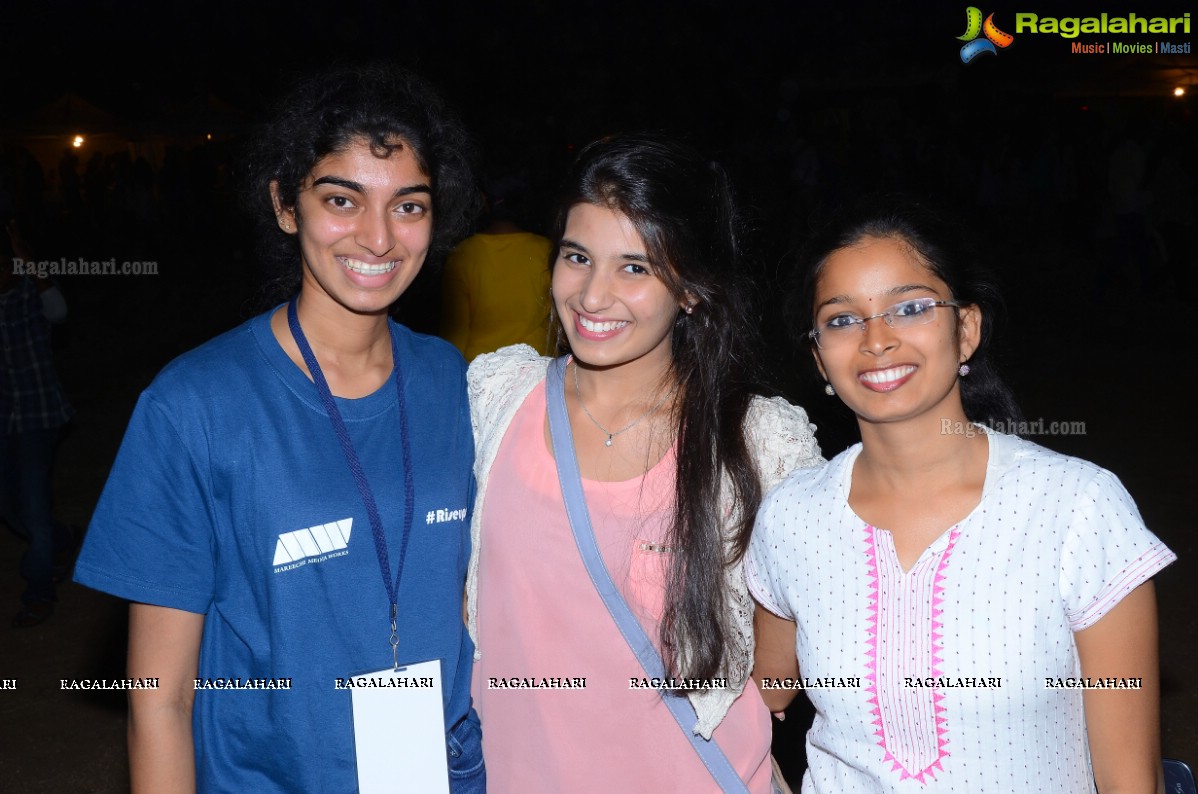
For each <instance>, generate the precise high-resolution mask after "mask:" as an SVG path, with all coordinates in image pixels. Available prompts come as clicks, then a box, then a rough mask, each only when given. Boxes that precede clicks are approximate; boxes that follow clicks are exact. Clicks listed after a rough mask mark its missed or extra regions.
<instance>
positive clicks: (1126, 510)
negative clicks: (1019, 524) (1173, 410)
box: [1060, 470, 1177, 631]
mask: <svg viewBox="0 0 1198 794" xmlns="http://www.w3.org/2000/svg"><path fill="white" fill-rule="evenodd" d="M1076 499H1077V501H1076V503H1075V504H1074V508H1073V515H1072V520H1071V521H1070V526H1069V529H1068V531H1067V533H1066V536H1065V540H1064V547H1063V549H1062V552H1061V579H1060V585H1061V598H1062V599H1063V601H1064V604H1065V609H1066V614H1067V616H1068V619H1069V627H1070V628H1071V629H1073V630H1074V631H1081V630H1082V629H1085V628H1088V627H1090V626H1092V625H1094V624H1095V623H1097V622H1098V621H1099V620H1100V619H1101V618H1102V617H1103V616H1104V615H1106V614H1107V613H1108V612H1110V611H1111V609H1113V608H1114V607H1115V605H1116V604H1118V603H1119V602H1120V601H1121V600H1123V598H1124V597H1125V596H1126V595H1127V594H1128V593H1130V592H1131V591H1132V590H1134V589H1135V588H1137V587H1139V586H1140V585H1141V584H1143V583H1144V582H1146V581H1147V580H1148V579H1150V578H1151V577H1152V576H1153V575H1155V574H1156V573H1157V572H1158V571H1160V570H1161V569H1162V568H1164V567H1165V566H1166V565H1168V564H1169V563H1171V562H1173V561H1174V560H1176V559H1177V555H1176V554H1174V553H1173V552H1172V551H1170V550H1169V548H1168V547H1167V546H1165V544H1164V543H1162V542H1161V541H1160V540H1159V539H1158V538H1157V537H1156V536H1155V535H1153V534H1152V533H1151V532H1150V531H1149V530H1148V528H1147V527H1145V526H1144V522H1143V520H1142V519H1141V518H1140V512H1139V511H1138V510H1137V509H1136V505H1135V503H1134V502H1133V501H1132V498H1131V495H1130V494H1128V493H1127V490H1126V489H1124V487H1123V485H1122V484H1121V483H1120V482H1119V480H1118V478H1116V477H1115V476H1114V475H1113V474H1111V473H1110V472H1108V471H1104V470H1098V472H1097V475H1096V476H1095V477H1093V478H1092V479H1091V480H1090V482H1089V483H1088V484H1084V485H1082V486H1081V487H1080V488H1079V492H1078V494H1077V497H1076Z"/></svg>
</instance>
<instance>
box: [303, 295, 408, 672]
mask: <svg viewBox="0 0 1198 794" xmlns="http://www.w3.org/2000/svg"><path fill="white" fill-rule="evenodd" d="M295 302H296V299H295V298H292V299H291V303H289V304H287V325H288V326H290V328H291V336H292V337H294V338H295V344H296V345H297V346H298V347H299V350H300V355H302V356H303V357H304V363H305V364H307V365H308V372H310V373H311V374H312V381H313V382H314V383H315V384H316V391H317V393H319V394H320V401H321V402H322V403H324V410H325V413H326V414H327V415H328V417H329V421H330V422H332V423H333V430H334V431H335V432H336V433H337V440H338V441H340V442H341V451H342V452H344V453H345V461H346V463H348V464H349V471H350V474H352V475H353V476H354V482H355V483H357V484H358V493H359V494H361V496H362V502H363V504H365V506H366V517H367V518H368V519H370V529H371V531H372V532H373V533H374V551H375V554H376V555H377V556H378V559H379V570H380V571H382V574H383V584H384V585H385V586H386V588H387V596H388V597H389V598H390V599H391V637H390V640H389V642H390V643H391V659H392V661H393V662H394V664H395V669H397V670H398V669H399V633H398V627H397V623H396V620H397V617H396V616H397V614H398V612H399V580H400V577H401V576H403V564H404V557H405V556H406V555H407V551H408V536H409V535H411V534H412V505H413V503H414V502H415V496H416V486H415V483H414V482H413V479H412V442H411V439H410V438H409V434H408V410H407V404H406V403H405V402H404V396H403V389H404V385H403V371H402V370H401V369H400V366H399V346H398V344H397V343H396V339H395V333H394V332H392V333H391V358H392V372H393V373H394V378H393V379H394V381H395V392H396V396H397V398H398V400H399V403H398V407H399V442H400V449H401V450H402V451H403V489H404V509H403V534H401V535H400V536H399V565H398V567H397V568H396V571H395V581H394V582H392V581H391V561H390V559H389V557H388V556H387V536H386V535H385V534H384V533H383V520H382V519H381V518H379V508H378V505H376V504H375V501H374V491H372V490H371V489H370V483H369V482H367V481H366V473H365V472H364V471H363V470H362V461H361V460H359V459H358V451H357V450H356V449H354V442H353V440H352V439H350V437H349V431H348V430H346V429H345V420H344V419H342V418H341V411H340V410H338V408H337V403H336V401H335V400H334V399H333V392H332V391H330V390H329V383H328V381H327V380H325V377H324V373H323V372H321V370H320V364H319V363H318V362H317V361H316V356H315V355H314V354H313V353H312V346H311V345H309V344H308V339H307V337H305V336H304V331H303V329H302V328H300V323H299V315H298V314H297V313H296V310H295Z"/></svg>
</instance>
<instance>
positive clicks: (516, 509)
mask: <svg viewBox="0 0 1198 794" xmlns="http://www.w3.org/2000/svg"><path fill="white" fill-rule="evenodd" d="M544 428H545V386H544V384H542V385H540V386H538V387H537V388H535V389H533V391H532V393H531V394H530V395H529V396H528V398H527V399H526V400H525V401H524V404H523V405H522V406H521V407H520V409H519V411H517V413H516V416H515V418H514V419H513V420H512V424H511V426H510V427H509V428H508V430H507V433H506V435H505V436H504V439H503V442H502V445H501V446H500V449H499V454H498V456H497V457H496V459H495V464H494V467H493V469H492V471H491V475H490V485H489V487H488V489H487V496H486V500H485V503H484V504H483V505H482V506H481V509H482V510H483V519H482V522H483V523H482V533H483V542H482V547H481V549H482V550H481V557H480V567H479V593H478V615H479V647H480V648H481V649H482V658H481V659H480V660H479V661H478V662H476V663H475V666H474V676H473V685H472V692H473V696H474V705H475V708H476V709H477V710H478V713H479V716H480V717H481V718H482V726H483V752H484V755H485V757H486V763H487V787H488V790H489V791H492V792H498V794H504V792H521V793H523V792H555V794H556V792H562V791H648V792H668V791H687V792H706V791H711V792H715V791H718V790H719V789H718V787H717V786H716V784H715V782H714V781H713V780H712V778H711V775H710V773H709V772H708V771H707V769H706V768H705V767H704V766H703V764H702V762H701V761H700V760H699V757H698V756H697V755H696V754H695V751H694V749H693V748H692V747H691V746H690V743H689V742H688V741H687V739H686V737H685V736H684V735H683V734H682V731H681V730H680V729H679V727H678V724H677V723H676V722H675V721H674V719H673V717H672V716H671V715H670V712H669V710H668V709H667V708H666V706H665V705H664V704H663V703H662V702H661V693H659V692H658V691H657V690H656V689H654V688H649V687H645V686H643V685H642V684H643V683H644V673H643V671H642V670H641V667H640V664H639V663H638V662H637V660H636V657H635V656H634V655H633V653H632V651H631V650H629V648H628V645H627V643H626V642H625V641H624V638H623V636H621V634H620V632H619V630H618V629H617V628H616V625H615V623H614V622H613V621H612V618H611V616H610V615H609V614H608V612H607V609H606V608H605V607H604V605H603V601H602V599H600V597H599V595H598V593H597V592H596V591H595V587H594V585H592V584H591V580H590V577H589V576H588V575H587V571H586V567H585V566H584V565H583V563H582V559H581V558H580V557H579V554H578V549H577V547H576V546H575V543H574V536H573V535H572V533H571V530H570V525H569V522H568V521H567V518H566V510H565V505H564V503H563V501H562V494H561V488H560V486H559V485H558V480H557V469H556V467H555V463H554V460H553V457H552V455H551V454H550V452H549V450H548V448H547V447H546V440H545V429H544ZM617 443H619V442H618V441H617ZM674 462H675V458H674V452H673V451H670V452H669V453H667V454H666V456H665V457H664V458H663V459H662V460H661V462H659V463H658V464H657V465H656V466H654V467H653V469H651V470H650V471H649V472H648V473H647V474H646V475H645V476H644V477H643V478H636V479H633V480H627V481H623V482H598V481H593V480H584V481H583V490H584V491H585V493H586V498H587V507H588V509H589V511H590V515H591V523H592V525H593V527H594V531H595V536H596V539H597V541H598V544H599V549H600V551H601V553H602V555H603V559H604V562H605V563H606V565H607V568H608V570H609V571H610V572H611V576H612V579H613V580H614V581H615V583H616V586H617V587H618V588H619V589H620V591H621V593H622V594H623V596H624V598H625V599H626V600H627V601H628V603H629V606H630V607H631V608H632V611H633V613H634V614H635V615H637V617H638V618H639V620H640V621H641V625H642V626H644V628H645V631H646V632H647V633H648V635H649V636H650V637H652V638H653V639H654V640H656V639H657V636H658V620H659V619H660V616H661V613H662V605H663V599H664V592H665V591H664V581H665V579H664V577H665V572H666V570H667V566H668V555H669V554H670V551H669V550H668V549H667V548H666V547H665V538H664V535H665V531H666V529H667V528H668V522H669V518H670V513H669V508H670V496H671V492H672V490H673V485H674ZM770 730H771V727H770V721H769V713H768V712H767V711H766V708H765V705H764V704H763V703H762V700H761V696H760V694H759V693H758V691H757V687H756V685H754V684H753V683H752V682H749V683H748V684H747V685H746V686H745V691H744V694H743V695H742V696H741V697H740V698H738V699H737V700H736V702H735V703H734V704H733V706H732V708H731V709H730V710H729V712H728V714H727V716H726V717H725V718H724V720H723V722H722V723H720V726H719V727H718V728H717V729H716V731H715V739H716V741H718V742H719V744H720V747H721V748H722V749H723V751H724V754H725V755H726V756H728V759H729V761H730V762H731V763H732V766H733V767H734V768H735V769H736V770H737V771H738V772H739V773H740V775H741V778H742V779H743V780H745V781H746V783H747V784H748V787H749V790H750V791H753V792H763V794H764V793H766V792H769V791H770V763H769V749H770Z"/></svg>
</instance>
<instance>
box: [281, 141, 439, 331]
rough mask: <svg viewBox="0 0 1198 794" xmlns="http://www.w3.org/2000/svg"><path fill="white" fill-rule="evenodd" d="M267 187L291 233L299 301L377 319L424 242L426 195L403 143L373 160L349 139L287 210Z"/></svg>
mask: <svg viewBox="0 0 1198 794" xmlns="http://www.w3.org/2000/svg"><path fill="white" fill-rule="evenodd" d="M397 143H398V142H397ZM271 189H272V190H271V192H272V196H273V197H274V200H275V212H276V215H277V216H278V221H279V226H280V228H282V229H283V231H285V232H287V233H288V234H297V235H298V236H299V244H300V253H301V257H302V259H303V281H302V284H301V288H300V289H301V294H302V296H303V298H304V300H315V301H320V302H325V301H327V302H330V303H333V304H336V305H338V306H340V307H341V308H343V309H346V310H348V311H351V312H354V313H357V314H379V313H383V312H386V310H387V308H388V307H389V306H390V305H391V304H392V303H394V302H395V301H396V300H397V299H398V298H399V296H400V295H402V294H403V292H404V290H405V289H407V288H408V285H409V284H411V283H412V280H413V279H415V278H416V274H417V273H419V272H420V267H421V266H422V265H423V264H424V258H425V255H426V254H427V253H428V248H429V242H430V240H431V238H432V229H433V224H432V193H431V186H430V180H429V178H428V175H427V174H425V173H424V171H423V170H422V169H421V168H420V165H419V164H418V163H417V161H416V158H415V156H414V155H413V154H412V151H411V147H410V146H408V145H407V144H403V145H402V147H401V148H398V149H392V151H391V153H390V155H389V156H387V157H378V156H376V155H375V153H374V152H372V151H371V148H370V145H369V143H368V142H367V141H366V140H365V139H357V140H355V141H353V142H352V143H351V144H350V145H349V146H348V147H346V148H345V149H344V150H342V151H338V152H334V153H332V154H329V155H327V156H326V157H324V158H322V159H321V160H319V161H318V162H317V163H316V165H315V167H313V169H312V172H311V174H309V176H308V179H307V181H306V182H305V183H304V186H303V188H302V189H301V190H300V192H299V196H298V198H297V200H296V206H295V207H284V206H282V204H281V202H280V201H279V199H278V189H277V186H276V185H273V184H272V186H271Z"/></svg>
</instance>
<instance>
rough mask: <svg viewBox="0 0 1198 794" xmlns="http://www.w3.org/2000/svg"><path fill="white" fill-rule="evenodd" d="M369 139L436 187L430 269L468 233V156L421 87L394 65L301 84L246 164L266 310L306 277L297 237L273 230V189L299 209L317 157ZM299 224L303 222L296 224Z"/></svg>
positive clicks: (474, 202)
mask: <svg viewBox="0 0 1198 794" xmlns="http://www.w3.org/2000/svg"><path fill="white" fill-rule="evenodd" d="M361 139H365V140H367V141H368V142H369V143H370V147H371V151H372V152H373V153H374V154H375V156H376V157H388V156H390V154H391V152H393V151H395V150H396V149H398V148H399V147H401V146H406V147H408V148H409V150H410V151H411V152H412V154H413V155H414V156H415V158H416V162H417V163H418V164H419V165H420V168H421V169H422V170H423V171H424V173H425V174H427V175H428V176H429V178H430V180H431V182H432V185H431V186H432V189H433V234H432V242H431V244H430V246H429V252H428V263H429V264H430V265H434V266H435V265H436V264H437V263H438V262H439V261H440V260H441V258H442V257H443V256H444V254H445V253H446V252H448V251H449V249H450V248H452V247H453V246H454V245H455V244H456V243H457V242H458V241H459V240H460V239H461V238H462V237H464V236H465V235H466V234H467V233H468V231H469V229H470V224H471V223H472V222H473V220H474V216H475V214H476V212H477V208H478V204H479V197H478V191H477V189H476V187H475V183H474V175H473V170H472V166H473V161H474V148H473V145H472V144H471V141H470V137H469V135H468V134H467V133H466V130H465V128H464V127H463V126H462V124H461V123H460V122H459V121H458V119H457V116H456V115H455V114H454V113H453V112H452V111H451V110H450V109H449V108H448V107H447V105H446V103H445V101H444V100H443V99H442V98H441V96H440V94H438V93H437V91H436V90H435V89H434V88H433V87H432V86H431V85H429V84H428V83H427V82H426V81H425V80H424V79H422V78H421V77H419V76H418V75H416V74H413V73H412V72H410V71H408V70H406V69H403V68H401V67H399V66H395V65H393V64H384V63H379V64H373V65H367V66H341V67H337V68H334V69H331V70H328V71H323V72H320V73H318V74H315V75H312V76H308V77H305V78H303V79H301V80H299V81H298V82H297V83H296V85H295V86H294V87H293V88H292V89H291V90H290V91H288V92H287V93H286V94H285V95H284V96H283V97H282V99H280V100H279V102H278V104H277V106H276V107H275V110H274V113H273V115H272V117H271V119H270V121H268V122H267V123H265V124H264V125H262V126H261V128H260V129H259V130H258V134H257V135H256V136H255V139H254V141H253V143H252V144H251V146H250V148H249V151H248V156H247V158H246V160H247V163H246V169H245V172H244V181H245V183H246V189H245V196H246V201H247V203H248V205H249V210H250V212H251V214H252V215H253V217H254V220H255V222H256V223H257V225H258V254H259V257H260V258H261V260H262V262H263V265H264V266H265V268H266V271H267V273H268V283H267V285H266V288H265V289H264V293H266V294H265V295H264V302H267V303H269V302H277V301H279V300H283V299H286V298H289V297H291V296H292V295H293V294H295V292H296V291H297V290H298V289H299V285H300V279H301V276H302V273H303V270H302V266H301V258H300V249H299V239H298V236H297V235H291V234H286V233H284V232H283V231H282V230H281V229H279V227H278V223H277V220H276V217H275V211H274V206H273V204H272V202H271V196H270V184H271V182H276V181H277V182H278V185H279V195H280V198H281V200H282V203H283V205H284V206H286V207H295V206H296V201H297V199H298V198H299V193H300V191H301V190H302V189H303V187H304V183H305V181H306V180H307V179H308V175H309V174H310V173H311V172H312V169H313V168H314V167H315V166H316V163H317V162H318V161H319V160H320V159H321V158H323V157H325V156H326V155H329V154H333V153H335V152H341V151H344V150H345V149H346V148H348V147H349V146H350V145H351V144H352V143H353V142H354V141H356V140H361ZM296 222H297V223H299V224H301V225H302V224H303V218H301V217H298V215H297V218H296Z"/></svg>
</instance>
